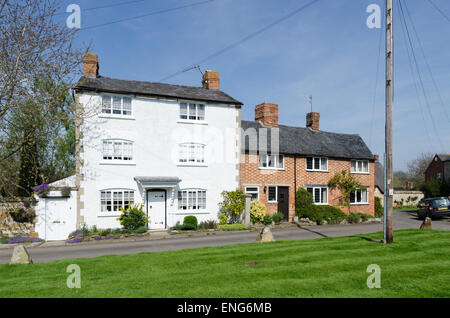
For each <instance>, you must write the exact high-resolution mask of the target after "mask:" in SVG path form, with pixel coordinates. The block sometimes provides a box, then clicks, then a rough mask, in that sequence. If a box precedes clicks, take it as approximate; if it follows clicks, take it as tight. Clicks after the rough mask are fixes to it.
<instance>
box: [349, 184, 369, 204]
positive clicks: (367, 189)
mask: <svg viewBox="0 0 450 318" xmlns="http://www.w3.org/2000/svg"><path fill="white" fill-rule="evenodd" d="M358 191H366V198H367V201H366V202H364V201H360V202H356V199H357V197H358V195H357V193H358ZM354 193H355V202H352V201H351V197H350V205H367V204H369V187H365V188H364V189H359V190H356V191H355V192H354ZM361 198H362V193H361Z"/></svg>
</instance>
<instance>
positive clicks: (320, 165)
mask: <svg viewBox="0 0 450 318" xmlns="http://www.w3.org/2000/svg"><path fill="white" fill-rule="evenodd" d="M308 158H312V169H308ZM322 159H325V160H326V162H327V168H326V169H322ZM317 160H319V169H315V168H314V167H315V162H316V161H317ZM305 165H306V171H316V172H328V158H327V157H313V156H309V157H306V160H305Z"/></svg>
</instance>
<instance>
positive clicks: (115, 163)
mask: <svg viewBox="0 0 450 318" xmlns="http://www.w3.org/2000/svg"><path fill="white" fill-rule="evenodd" d="M99 164H100V165H107V166H135V165H136V163H135V162H134V161H128V162H126V161H106V160H102V161H100V163H99Z"/></svg>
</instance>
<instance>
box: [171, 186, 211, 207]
mask: <svg viewBox="0 0 450 318" xmlns="http://www.w3.org/2000/svg"><path fill="white" fill-rule="evenodd" d="M206 192H207V191H206V190H205V189H180V190H178V197H177V198H178V202H177V203H178V206H177V208H178V211H179V212H186V211H192V212H195V211H198V212H202V211H205V210H206V205H207V204H206V203H207V194H206ZM191 194H192V196H191ZM200 194H202V195H203V194H204V197H202V196H201V195H200ZM183 195H185V197H183ZM190 198H192V199H190ZM194 199H195V200H194ZM200 199H201V200H202V202H203V204H202V203H201V202H200ZM184 200H185V201H184ZM183 207H185V208H183Z"/></svg>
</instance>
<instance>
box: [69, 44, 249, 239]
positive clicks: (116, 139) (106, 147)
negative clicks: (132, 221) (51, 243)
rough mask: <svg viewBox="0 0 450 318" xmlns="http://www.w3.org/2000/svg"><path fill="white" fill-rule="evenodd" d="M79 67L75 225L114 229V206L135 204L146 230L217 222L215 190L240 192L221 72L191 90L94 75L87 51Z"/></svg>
mask: <svg viewBox="0 0 450 318" xmlns="http://www.w3.org/2000/svg"><path fill="white" fill-rule="evenodd" d="M83 62H84V67H83V72H84V74H83V77H81V79H80V80H79V82H78V83H77V84H76V86H75V93H76V103H77V167H76V188H77V192H76V209H75V210H76V215H74V217H75V218H76V226H77V227H80V226H81V225H82V224H83V223H85V224H86V225H88V226H93V225H96V226H97V228H116V227H120V224H119V221H118V220H117V218H118V217H119V216H120V214H121V212H120V207H127V206H129V205H130V204H133V203H134V204H136V203H142V204H143V208H144V211H146V213H147V214H148V216H149V217H150V221H149V224H148V227H149V229H165V228H168V227H170V226H173V225H175V224H176V223H177V221H180V222H183V219H184V217H185V216H186V215H195V216H196V217H197V219H198V221H199V222H201V221H204V220H212V219H214V220H217V211H218V203H219V202H220V200H221V192H222V191H223V190H235V189H237V188H238V187H239V153H240V152H239V150H240V137H239V136H240V122H241V106H242V103H241V102H239V101H237V100H235V99H233V98H232V97H230V96H229V95H227V94H225V93H223V92H222V91H220V90H219V74H218V73H216V72H211V71H206V72H205V74H204V75H203V80H202V87H191V86H180V85H170V84H163V83H153V82H142V81H130V80H121V79H112V78H107V77H102V76H99V75H98V58H97V55H96V54H92V53H89V54H86V55H85V57H84V59H83ZM71 230H74V229H67V230H66V232H67V231H68V232H67V234H69V233H70V231H71ZM66 237H67V235H66Z"/></svg>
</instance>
